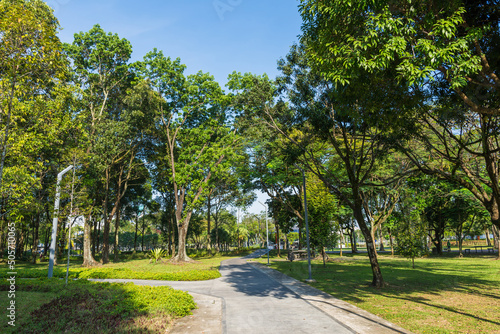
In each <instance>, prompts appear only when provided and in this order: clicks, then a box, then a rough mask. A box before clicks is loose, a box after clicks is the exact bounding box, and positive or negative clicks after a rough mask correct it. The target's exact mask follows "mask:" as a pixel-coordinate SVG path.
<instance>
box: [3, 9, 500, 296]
mask: <svg viewBox="0 0 500 334" xmlns="http://www.w3.org/2000/svg"><path fill="white" fill-rule="evenodd" d="M299 10H300V13H301V15H302V18H303V26H302V35H301V36H300V40H299V42H298V43H297V44H296V45H293V46H291V48H290V51H289V53H288V54H287V55H284V57H283V58H282V59H280V60H279V61H278V69H279V71H280V75H279V76H277V77H276V78H269V77H268V76H267V75H265V74H252V73H240V72H237V71H234V72H233V73H232V74H230V75H229V77H228V83H227V84H226V89H224V87H221V85H219V83H217V82H216V81H215V80H214V78H213V77H212V76H211V75H210V74H209V73H205V72H203V71H200V72H198V73H195V74H191V75H187V74H185V70H186V66H185V65H184V64H183V63H182V61H181V59H179V58H173V57H170V56H168V55H166V54H164V52H163V51H161V50H158V49H156V48H155V49H153V50H151V51H150V52H148V53H147V54H145V55H144V56H143V58H142V60H140V61H136V62H132V61H131V60H130V59H131V54H132V50H133V46H132V45H131V43H130V42H129V41H128V40H126V39H124V38H121V37H119V36H118V35H117V34H115V33H113V32H108V31H105V30H104V29H103V28H102V27H101V26H99V25H95V26H94V27H92V28H91V29H90V30H89V31H87V32H80V33H77V34H75V36H74V40H73V42H72V43H62V42H60V40H59V39H58V37H57V31H58V29H60V27H59V23H58V21H57V18H56V17H55V16H54V15H53V12H52V10H51V9H50V7H48V6H47V5H46V4H45V3H44V2H43V1H40V0H0V127H1V132H0V254H1V255H0V256H1V257H2V258H3V259H7V258H8V255H9V254H11V253H10V252H9V250H10V249H11V248H13V249H14V250H15V254H13V255H15V258H16V259H23V260H26V261H31V262H33V263H37V262H40V261H42V260H43V259H46V257H48V256H49V245H50V242H51V237H52V236H51V231H52V222H53V219H54V218H55V219H56V225H57V226H58V228H57V235H56V239H57V242H56V251H55V255H54V256H55V260H56V262H57V259H58V258H61V257H62V256H63V252H65V250H67V249H68V247H70V248H72V249H73V252H76V254H78V255H81V256H82V257H83V265H84V266H95V265H98V264H99V263H102V264H106V263H108V262H110V261H115V262H118V261H119V259H120V254H123V253H125V252H132V253H135V252H149V251H151V250H153V254H155V249H162V250H163V252H162V251H160V250H158V251H156V253H157V254H162V256H163V257H169V258H171V261H173V262H189V261H191V259H190V257H189V256H188V254H189V252H190V251H192V249H196V250H198V251H200V252H207V253H208V254H213V253H218V252H222V251H228V250H232V249H235V248H238V249H240V248H243V247H251V246H258V247H270V248H271V247H275V248H276V250H277V253H278V256H282V255H283V254H281V252H288V251H290V250H292V249H295V248H298V249H302V248H304V247H305V245H306V240H305V239H306V236H305V235H306V233H305V231H306V217H305V207H304V196H305V195H307V197H308V208H307V209H308V213H309V225H310V238H311V240H310V241H311V247H312V248H313V250H314V251H315V252H316V253H317V254H318V255H320V256H321V257H322V259H323V263H324V264H326V261H327V260H328V256H329V255H328V254H329V251H331V250H333V249H335V250H336V251H340V252H341V253H340V254H342V251H343V250H344V251H345V248H346V247H347V248H348V250H349V251H351V252H352V253H357V252H361V251H366V253H367V254H368V258H369V265H370V268H371V275H372V279H371V285H372V286H374V287H377V288H382V287H384V285H385V283H386V282H385V281H384V276H383V270H382V268H381V266H380V265H379V261H378V256H377V253H378V252H381V251H387V249H385V248H384V247H390V250H391V251H392V253H393V254H394V253H397V254H399V255H402V256H406V257H408V258H411V259H412V260H414V259H415V258H416V257H420V256H422V255H424V254H427V253H429V252H430V253H432V252H433V253H436V254H442V253H443V252H444V251H445V248H446V249H449V246H448V244H449V243H451V244H452V246H453V247H457V249H456V250H457V251H458V252H459V253H460V256H462V254H463V253H465V249H469V251H470V248H467V247H468V246H479V245H484V246H485V247H486V248H488V249H491V250H494V251H496V253H497V254H498V247H499V229H500V166H499V154H500V142H499V136H500V128H499V124H500V123H499V117H500V104H499V102H500V96H499V92H500V79H499V77H498V75H499V73H498V70H499V66H500V50H499V47H500V2H499V1H494V0H484V1H458V0H456V1H448V2H446V3H443V2H442V1H432V0H428V1H398V0H384V1H340V0H329V1H324V0H322V1H320V0H309V1H305V0H302V1H301V2H300V6H299ZM70 165H72V166H74V168H73V170H71V172H69V173H67V174H66V175H65V176H64V177H63V178H62V181H61V198H60V208H59V212H54V202H55V200H56V197H57V195H56V182H57V175H58V173H60V172H61V171H62V170H64V169H65V168H67V167H68V166H70ZM302 171H304V173H305V182H303V179H302ZM256 191H259V192H262V193H264V194H266V195H267V196H268V197H269V200H268V201H267V203H265V207H266V211H264V210H263V212H262V213H261V214H249V213H247V212H245V208H247V207H248V206H250V205H251V204H252V203H253V202H254V201H255V199H256V195H255V192H256ZM262 204H263V206H262V208H263V209H264V203H262ZM240 213H241V214H240ZM267 237H269V241H270V242H269V244H268V245H266V242H267ZM464 245H465V247H464ZM339 248H340V249H339ZM330 254H331V252H330Z"/></svg>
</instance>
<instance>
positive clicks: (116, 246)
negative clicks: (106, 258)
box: [113, 203, 120, 262]
mask: <svg viewBox="0 0 500 334" xmlns="http://www.w3.org/2000/svg"><path fill="white" fill-rule="evenodd" d="M119 229H120V204H119V203H118V209H117V210H116V219H115V243H114V257H113V262H118V230H119Z"/></svg>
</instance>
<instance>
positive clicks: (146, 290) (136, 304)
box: [0, 279, 196, 333]
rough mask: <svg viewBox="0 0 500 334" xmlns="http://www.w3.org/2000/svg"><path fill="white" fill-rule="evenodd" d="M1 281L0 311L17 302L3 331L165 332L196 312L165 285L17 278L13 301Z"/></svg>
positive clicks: (188, 301)
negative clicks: (176, 320) (174, 323)
mask: <svg viewBox="0 0 500 334" xmlns="http://www.w3.org/2000/svg"><path fill="white" fill-rule="evenodd" d="M7 289H8V283H6V281H5V280H2V281H1V282H0V290H2V291H0V307H1V308H2V309H4V310H5V309H6V308H7V305H9V303H10V301H11V300H15V306H16V312H15V316H16V319H15V327H12V326H10V325H9V324H8V323H7V321H8V320H10V319H7V318H6V320H5V321H3V322H2V323H1V324H0V332H1V333H145V332H147V333H164V332H165V331H166V330H167V329H168V328H169V327H171V326H172V323H173V321H174V320H175V319H176V318H179V317H183V316H185V315H188V314H191V310H192V309H194V308H196V304H195V303H194V301H193V298H192V297H191V296H190V295H189V294H188V293H186V292H183V291H178V290H174V289H172V288H170V287H168V286H162V287H148V286H136V285H134V284H132V283H129V284H111V283H97V282H89V281H87V280H76V281H73V280H72V281H69V283H68V285H65V284H64V280H58V279H30V280H17V281H16V291H15V298H9V297H8V295H7Z"/></svg>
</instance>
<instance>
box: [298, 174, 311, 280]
mask: <svg viewBox="0 0 500 334" xmlns="http://www.w3.org/2000/svg"><path fill="white" fill-rule="evenodd" d="M295 167H297V168H298V169H300V171H301V172H302V182H303V185H304V218H305V221H306V236H307V238H306V239H307V265H308V269H309V278H308V279H306V282H315V280H314V279H313V278H312V274H311V247H310V243H309V221H308V219H307V191H306V173H305V172H304V170H303V169H302V168H300V167H299V166H297V165H295Z"/></svg>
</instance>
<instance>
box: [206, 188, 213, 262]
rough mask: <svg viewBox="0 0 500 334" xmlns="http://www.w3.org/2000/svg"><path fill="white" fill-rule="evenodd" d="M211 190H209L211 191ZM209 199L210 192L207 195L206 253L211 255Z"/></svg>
mask: <svg viewBox="0 0 500 334" xmlns="http://www.w3.org/2000/svg"><path fill="white" fill-rule="evenodd" d="M211 192H212V191H210V193H211ZM211 205H212V203H211V201H210V194H208V196H207V253H208V255H212V245H211V243H212V240H210V215H211V212H210V209H211Z"/></svg>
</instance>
